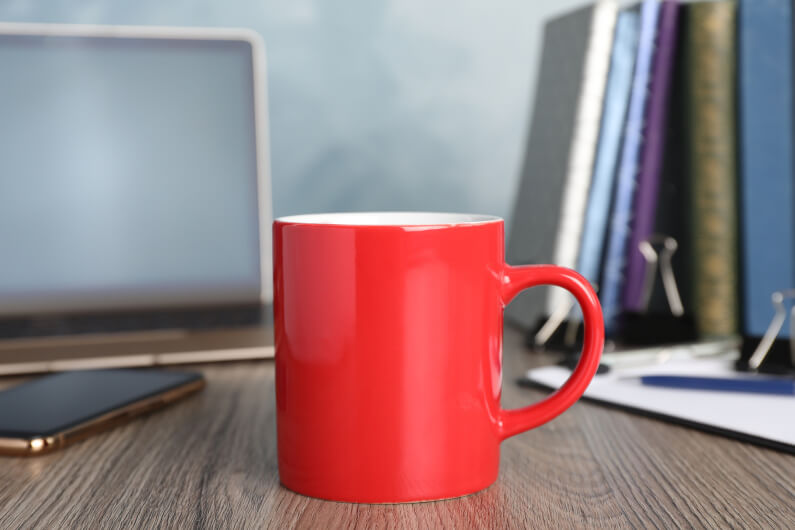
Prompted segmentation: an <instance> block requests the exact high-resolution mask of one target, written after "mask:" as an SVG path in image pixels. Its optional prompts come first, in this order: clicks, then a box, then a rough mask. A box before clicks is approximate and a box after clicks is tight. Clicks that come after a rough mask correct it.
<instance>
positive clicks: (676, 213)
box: [645, 3, 695, 327]
mask: <svg viewBox="0 0 795 530" xmlns="http://www.w3.org/2000/svg"><path fill="white" fill-rule="evenodd" d="M690 5H691V4H687V3H684V4H680V7H679V16H678V20H677V23H676V25H677V43H676V52H675V56H674V69H673V76H672V78H671V87H670V94H669V99H668V119H667V120H666V129H667V132H666V139H665V148H664V153H665V154H664V156H663V168H662V174H661V176H660V189H659V191H658V197H657V212H656V218H655V221H654V233H655V234H659V235H663V236H667V237H672V238H673V239H674V240H675V241H676V244H677V248H676V252H675V253H674V255H673V257H672V260H671V268H672V272H673V274H674V279H675V280H676V288H677V292H678V293H679V296H680V300H681V302H682V304H683V309H684V314H685V315H687V316H688V318H692V297H691V295H690V291H691V289H690V285H691V283H692V282H691V277H692V274H691V267H692V259H691V244H690V227H691V223H690V219H689V215H688V213H687V212H688V211H689V209H688V204H689V202H690V175H689V170H690V163H689V160H688V157H689V155H690V142H689V126H690V118H689V111H688V107H687V103H688V94H689V91H688V84H687V83H688V81H689V76H688V68H687V53H686V52H687V39H686V37H687V34H688V31H689V29H688V25H689V13H690V11H689V6H690ZM645 313H646V314H647V315H651V316H663V315H664V316H666V317H668V316H670V315H672V307H671V303H670V300H669V297H668V293H666V292H665V288H664V285H663V281H662V275H661V273H660V272H659V271H658V272H657V273H656V274H655V276H654V282H653V286H652V290H651V299H650V300H649V305H648V307H647V308H646V312H645ZM694 327H695V324H694Z"/></svg>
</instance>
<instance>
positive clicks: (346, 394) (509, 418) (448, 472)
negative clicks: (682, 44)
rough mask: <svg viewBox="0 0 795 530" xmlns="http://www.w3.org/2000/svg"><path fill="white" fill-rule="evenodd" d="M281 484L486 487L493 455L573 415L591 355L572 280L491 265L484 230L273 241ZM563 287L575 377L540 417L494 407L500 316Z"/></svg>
mask: <svg viewBox="0 0 795 530" xmlns="http://www.w3.org/2000/svg"><path fill="white" fill-rule="evenodd" d="M273 242H274V253H273V256H274V294H275V301H274V303H275V306H274V317H275V340H276V410H277V429H278V459H279V475H280V479H281V482H282V484H283V485H284V486H285V487H287V488H288V489H290V490H293V491H295V492H298V493H301V494H304V495H308V496H311V497H318V498H321V499H329V500H336V501H348V502H367V503H393V502H413V501H426V500H437V499H445V498H451V497H459V496H462V495H467V494H470V493H474V492H476V491H479V490H481V489H483V488H486V487H487V486H489V485H490V484H492V483H493V482H494V481H495V480H496V479H497V474H498V470H499V460H500V458H499V456H500V442H501V441H502V440H505V439H506V438H508V437H509V436H513V435H515V434H518V433H521V432H524V431H526V430H528V429H532V428H534V427H537V426H539V425H541V424H543V423H545V422H547V421H549V420H551V419H552V418H554V417H555V416H557V415H558V414H560V413H561V412H563V411H564V410H565V409H567V408H568V407H569V406H571V405H572V404H573V403H574V402H575V401H576V400H577V399H578V398H579V397H580V396H581V395H582V393H583V392H584V391H585V388H586V387H587V386H588V383H589V382H590V381H591V379H592V377H593V375H594V373H595V372H596V368H597V366H598V364H599V358H600V356H601V352H602V346H603V342H604V325H603V321H602V313H601V308H600V306H599V301H598V299H597V297H596V294H595V293H594V292H593V290H592V289H591V287H590V285H589V283H588V282H587V281H586V280H585V279H584V278H583V277H582V276H580V275H579V274H577V273H576V272H574V271H572V270H569V269H564V268H561V267H554V266H546V265H542V266H522V267H512V266H510V265H506V264H505V253H504V226H503V220H502V219H500V218H498V217H491V216H483V215H462V214H431V213H399V212H386V213H351V214H319V215H302V216H293V217H284V218H281V219H277V220H276V222H275V223H274V227H273ZM542 284H551V285H557V286H560V287H563V288H565V289H568V290H569V291H570V292H571V293H572V294H573V295H574V296H575V297H576V299H577V301H578V302H579V304H580V306H581V307H582V312H583V315H584V321H585V344H584V349H583V354H582V357H581V360H580V363H579V364H578V365H577V367H576V369H575V370H574V372H573V373H572V375H571V377H570V378H569V380H568V381H567V382H566V383H565V384H564V385H563V386H562V387H561V388H560V389H559V390H558V391H557V392H555V393H554V394H552V395H550V396H549V397H547V398H546V399H544V400H542V401H541V402H539V403H536V404H533V405H530V406H527V407H525V408H521V409H516V410H503V409H502V408H501V407H500V394H501V386H502V359H501V355H502V326H503V309H504V307H505V306H506V305H507V304H508V303H509V302H510V301H511V299H512V298H513V297H514V296H516V294H517V293H519V292H520V291H521V290H523V289H526V288H529V287H533V286H536V285H542Z"/></svg>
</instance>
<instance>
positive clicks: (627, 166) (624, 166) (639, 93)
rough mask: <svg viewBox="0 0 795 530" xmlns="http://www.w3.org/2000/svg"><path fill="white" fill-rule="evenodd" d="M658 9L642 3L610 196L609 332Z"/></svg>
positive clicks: (605, 307)
mask: <svg viewBox="0 0 795 530" xmlns="http://www.w3.org/2000/svg"><path fill="white" fill-rule="evenodd" d="M659 12H660V4H659V2H658V1H657V0H644V2H643V4H641V12H640V34H639V38H638V55H637V59H636V61H635V72H634V75H633V78H632V94H631V96H630V100H629V110H628V111H627V123H626V127H625V129H624V144H623V145H622V147H621V161H620V162H619V166H618V167H619V170H618V176H617V178H616V189H615V197H614V199H613V217H612V219H611V221H610V230H609V233H608V240H607V248H606V250H605V263H604V270H603V273H602V282H601V290H600V293H599V294H600V299H601V302H602V311H603V313H604V317H605V331H606V333H608V334H609V335H610V334H614V333H615V331H616V325H617V317H618V315H619V313H620V302H621V299H620V298H621V289H622V287H623V284H624V263H625V256H626V247H627V239H628V237H629V224H630V218H631V212H632V202H633V198H634V192H635V179H636V177H637V172H638V159H639V156H640V148H641V146H642V141H643V120H644V116H645V110H646V101H647V99H648V98H647V94H648V91H649V77H650V73H651V65H652V60H653V57H654V42H655V38H656V35H657V20H658V17H659Z"/></svg>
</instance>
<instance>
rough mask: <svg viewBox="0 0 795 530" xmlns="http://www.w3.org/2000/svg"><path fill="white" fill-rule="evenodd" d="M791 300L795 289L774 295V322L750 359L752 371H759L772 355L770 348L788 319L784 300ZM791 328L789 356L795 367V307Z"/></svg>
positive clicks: (772, 297)
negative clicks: (768, 356) (769, 355)
mask: <svg viewBox="0 0 795 530" xmlns="http://www.w3.org/2000/svg"><path fill="white" fill-rule="evenodd" d="M790 298H795V289H787V290H785V291H776V292H775V293H773V294H772V296H771V300H772V302H773V308H774V309H775V310H776V314H775V315H773V320H771V321H770V325H769V326H768V327H767V330H766V331H765V334H764V335H763V336H762V340H760V341H759V344H758V345H757V347H756V349H755V350H754V353H753V355H751V358H750V359H748V366H749V367H750V368H751V369H752V370H758V369H759V366H761V364H762V362H763V361H764V360H765V357H767V354H768V353H770V347H771V346H773V342H774V341H775V340H776V337H778V334H779V332H780V331H781V328H782V327H783V326H784V321H785V320H786V319H787V308H786V307H784V300H786V299H790ZM789 327H790V346H789V348H790V350H789V354H790V359H791V360H792V364H793V365H795V347H794V346H795V342H793V338H795V306H793V307H792V310H791V312H790V319H789Z"/></svg>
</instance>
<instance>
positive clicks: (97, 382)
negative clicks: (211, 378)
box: [0, 369, 204, 455]
mask: <svg viewBox="0 0 795 530" xmlns="http://www.w3.org/2000/svg"><path fill="white" fill-rule="evenodd" d="M203 386H204V378H203V377H202V375H201V374H196V373H187V372H172V371H169V370H148V369H147V370H137V369H120V370H81V371H74V372H63V373H60V374H55V375H49V376H45V377H41V378H38V379H35V380H33V381H30V382H28V383H24V384H21V385H19V386H16V387H14V388H10V389H8V390H5V391H3V392H0V454H5V455H37V454H42V453H46V452H49V451H52V450H54V449H58V448H61V447H64V446H66V445H69V444H71V443H73V442H76V441H77V440H81V439H83V438H85V437H87V436H90V435H91V434H94V433H97V432H100V431H104V430H106V429H109V428H111V427H113V426H116V425H119V424H120V423H123V422H125V421H128V420H129V419H130V418H133V417H135V416H138V415H140V414H144V413H146V412H149V411H152V410H155V409H158V408H160V407H164V406H166V405H167V404H169V403H172V402H174V401H176V400H178V399H181V398H183V397H185V396H187V395H189V394H191V393H193V392H196V391H198V390H200V389H201V388H202V387H203Z"/></svg>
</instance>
